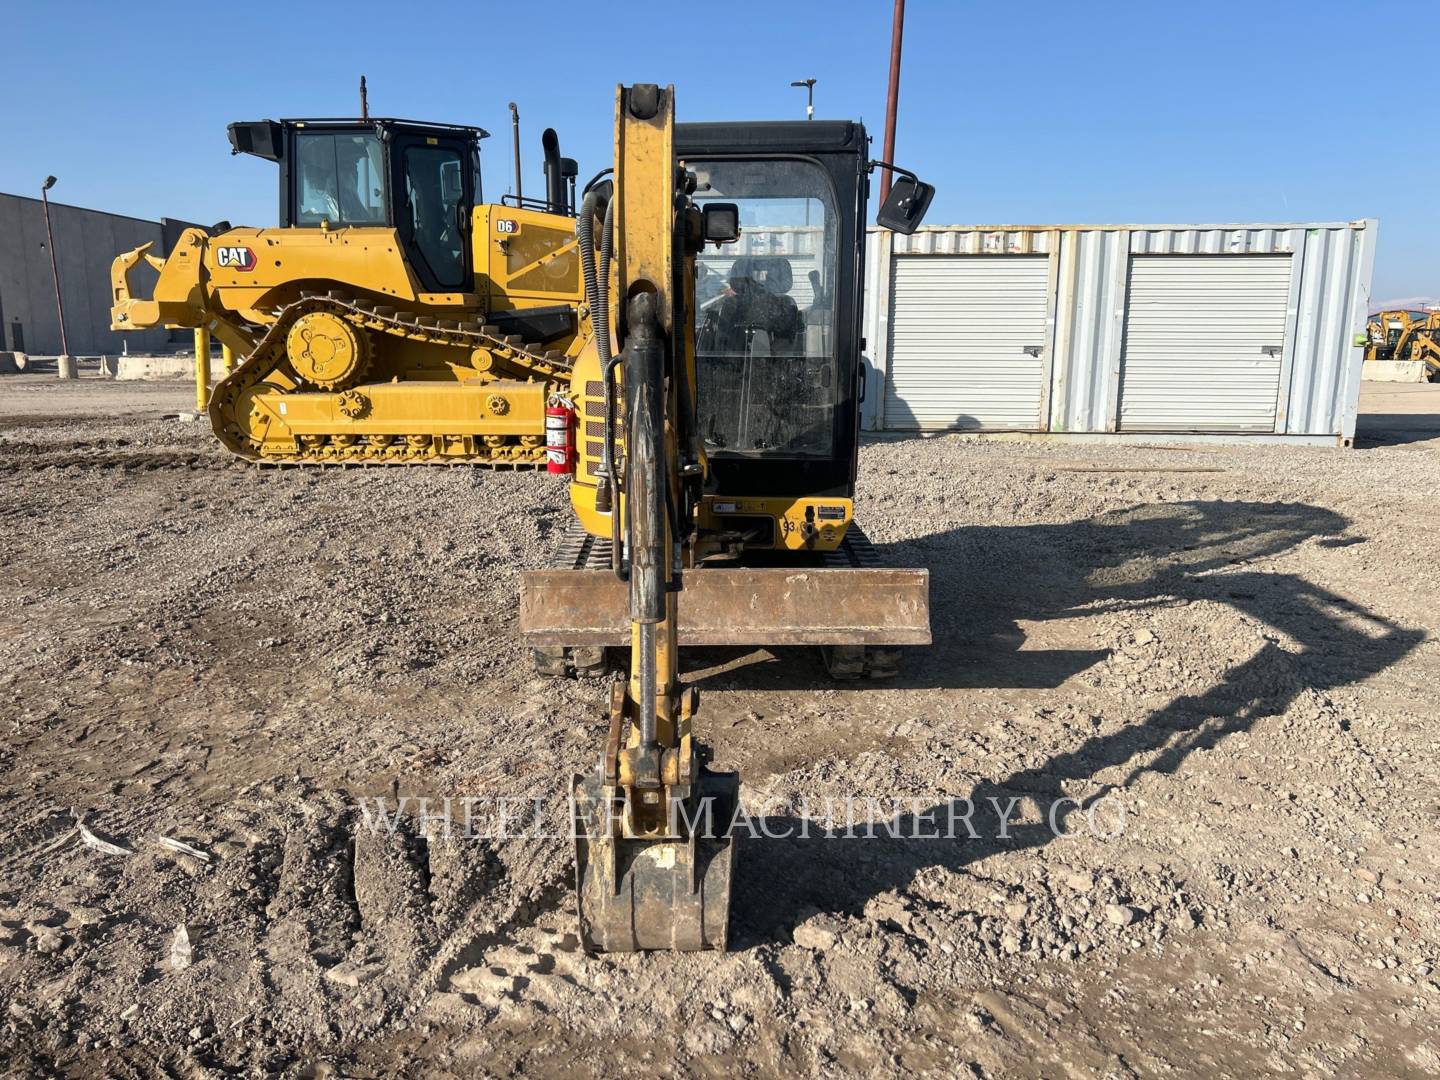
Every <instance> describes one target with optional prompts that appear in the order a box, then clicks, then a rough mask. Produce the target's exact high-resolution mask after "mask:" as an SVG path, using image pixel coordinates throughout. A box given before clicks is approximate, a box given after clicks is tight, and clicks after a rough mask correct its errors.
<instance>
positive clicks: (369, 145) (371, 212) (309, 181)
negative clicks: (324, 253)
mask: <svg viewBox="0 0 1440 1080" xmlns="http://www.w3.org/2000/svg"><path fill="white" fill-rule="evenodd" d="M295 185H296V192H295V194H296V206H297V213H296V215H295V224H297V225H319V224H320V222H322V221H325V222H327V223H329V224H330V225H333V226H336V227H339V226H343V225H384V224H385V169H384V156H383V152H382V150H381V146H380V140H379V139H378V138H377V137H376V136H374V135H368V134H358V135H352V134H325V133H321V132H314V133H312V132H304V133H300V134H297V135H296V136H295Z"/></svg>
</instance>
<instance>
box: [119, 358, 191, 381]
mask: <svg viewBox="0 0 1440 1080" xmlns="http://www.w3.org/2000/svg"><path fill="white" fill-rule="evenodd" d="M115 378H116V379H119V380H122V381H124V380H128V379H192V380H193V379H194V378H195V358H194V357H193V356H189V355H184V354H177V355H174V356H122V357H120V358H119V363H118V364H117V365H116V369H115Z"/></svg>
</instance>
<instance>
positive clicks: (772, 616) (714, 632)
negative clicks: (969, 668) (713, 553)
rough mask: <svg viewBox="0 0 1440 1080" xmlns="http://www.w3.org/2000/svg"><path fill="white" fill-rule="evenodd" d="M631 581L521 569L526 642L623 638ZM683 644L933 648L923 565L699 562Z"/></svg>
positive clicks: (689, 585)
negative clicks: (755, 565)
mask: <svg viewBox="0 0 1440 1080" xmlns="http://www.w3.org/2000/svg"><path fill="white" fill-rule="evenodd" d="M628 588H629V586H628V585H627V584H626V583H625V582H623V581H620V580H619V579H618V578H616V577H615V575H614V574H612V573H611V572H610V571H608V570H589V569H587V570H527V571H524V572H523V573H521V575H520V636H521V638H522V640H523V641H524V642H525V644H527V645H530V646H533V647H540V646H547V645H572V646H573V645H626V644H628V643H629V641H630V623H629V620H628V618H627V617H626V614H625V613H626V611H627V610H628V606H627V605H628V600H627V597H628V595H629V594H628V591H627V590H628ZM680 594H681V595H680V598H679V600H680V602H679V604H678V605H677V606H678V610H679V622H680V625H679V638H680V644H681V645H928V644H930V575H929V571H926V570H921V569H890V568H882V569H876V568H866V569H803V570H802V569H790V568H787V569H773V568H742V569H719V568H714V569H710V568H707V569H701V570H692V571H687V572H686V573H685V574H684V575H683V579H682V581H681V589H680Z"/></svg>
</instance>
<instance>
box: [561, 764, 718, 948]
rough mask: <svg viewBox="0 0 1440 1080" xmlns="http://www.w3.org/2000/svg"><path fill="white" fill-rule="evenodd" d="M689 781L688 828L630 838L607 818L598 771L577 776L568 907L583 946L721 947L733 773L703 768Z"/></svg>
mask: <svg viewBox="0 0 1440 1080" xmlns="http://www.w3.org/2000/svg"><path fill="white" fill-rule="evenodd" d="M696 788H697V794H696V796H695V801H694V802H693V803H692V808H693V809H691V810H687V811H686V815H687V817H688V818H689V820H690V821H692V822H693V823H694V824H695V826H696V827H695V828H693V829H691V828H686V829H685V830H684V832H685V835H683V836H681V837H679V838H671V839H661V840H653V839H632V838H628V837H624V836H621V835H619V832H618V829H617V827H614V826H612V824H611V822H612V821H613V817H612V815H611V812H610V811H611V806H612V803H613V800H614V798H615V794H614V793H615V791H616V789H615V788H610V787H606V785H605V784H604V783H603V782H602V779H601V777H600V775H599V773H598V771H597V772H595V773H591V774H589V775H587V776H577V777H575V786H574V792H573V794H574V802H573V807H574V825H573V827H574V832H575V900H576V905H575V906H576V910H577V911H578V913H579V917H580V941H581V944H582V945H584V947H585V950H586V951H587V952H591V953H596V952H642V951H650V950H661V949H669V950H673V951H676V952H698V951H700V950H703V949H719V950H724V948H725V946H726V941H727V938H728V936H729V928H730V882H731V874H732V871H733V869H734V865H735V837H734V835H733V832H732V830H731V824H732V822H733V821H734V818H735V810H736V808H737V806H738V805H739V799H740V776H739V774H738V773H719V772H710V771H709V770H708V769H701V770H700V774H699V783H698V784H697V785H696Z"/></svg>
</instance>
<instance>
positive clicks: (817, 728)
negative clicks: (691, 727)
mask: <svg viewBox="0 0 1440 1080" xmlns="http://www.w3.org/2000/svg"><path fill="white" fill-rule="evenodd" d="M187 396H188V391H187V390H186V388H184V387H183V386H174V387H161V388H156V387H139V388H134V387H122V386H118V385H115V384H108V383H101V382H99V381H96V380H82V381H81V382H80V383H76V384H68V385H67V384H59V385H57V384H56V383H55V382H54V381H53V380H40V379H35V378H32V377H29V376H26V377H19V378H10V379H6V380H4V381H3V382H0V537H3V562H0V566H3V571H0V645H3V650H4V656H5V663H4V665H3V667H0V702H3V703H4V714H3V716H0V725H3V732H4V739H3V743H0V805H3V808H4V814H3V819H0V1057H3V1060H5V1061H6V1062H8V1066H9V1070H10V1072H9V1073H8V1074H7V1075H15V1076H29V1075H39V1074H55V1073H59V1074H66V1075H76V1076H121V1077H124V1076H150V1075H166V1076H179V1075H183V1076H197V1077H198V1076H221V1075H232V1074H235V1075H252V1074H269V1073H276V1074H284V1075H290V1076H389V1075H395V1074H402V1073H403V1074H404V1075H415V1076H427V1077H448V1076H456V1077H459V1076H476V1075H510V1074H513V1073H516V1072H524V1073H526V1074H527V1075H535V1076H570V1075H575V1074H576V1073H592V1072H593V1073H598V1074H607V1075H610V1074H622V1073H634V1074H637V1075H674V1076H682V1075H684V1076H707V1075H714V1076H721V1075H734V1074H737V1073H741V1072H743V1073H745V1074H752V1075H760V1076H780V1075H793V1074H796V1073H799V1074H810V1073H823V1074H825V1075H835V1076H888V1075H894V1074H897V1073H906V1074H923V1075H934V1076H945V1077H951V1076H966V1075H970V1076H985V1077H998V1076H1049V1077H1054V1076H1087V1077H1088V1076H1096V1077H1100V1076H1107V1077H1108V1076H1117V1077H1123V1076H1131V1075H1156V1074H1162V1073H1168V1074H1171V1075H1205V1076H1235V1077H1250V1076H1256V1075H1264V1074H1272V1073H1273V1074H1286V1075H1297V1074H1298V1075H1304V1076H1317V1077H1318V1076H1332V1075H1348V1076H1373V1075H1393V1076H1407V1075H1409V1076H1426V1075H1435V1074H1437V1073H1440V1042H1437V1039H1436V1036H1435V1032H1436V1029H1437V1024H1440V972H1437V970H1436V968H1437V966H1440V955H1437V952H1440V946H1437V936H1440V909H1437V904H1436V902H1437V900H1440V835H1437V814H1440V797H1437V794H1436V792H1437V790H1440V768H1437V720H1436V714H1437V710H1436V702H1437V701H1440V675H1437V671H1440V664H1437V662H1436V661H1437V654H1440V650H1437V646H1436V636H1435V632H1436V629H1437V622H1440V602H1437V601H1440V586H1437V584H1436V583H1435V581H1434V579H1433V577H1432V576H1431V574H1430V573H1429V568H1428V565H1427V564H1428V562H1429V556H1430V553H1431V551H1432V550H1433V540H1434V537H1435V535H1437V531H1440V508H1437V506H1436V503H1435V499H1434V492H1435V491H1436V490H1437V486H1440V441H1436V440H1430V439H1428V438H1427V437H1426V436H1424V435H1423V434H1422V433H1411V434H1408V435H1403V436H1397V437H1392V438H1389V439H1379V440H1376V439H1373V438H1372V439H1371V440H1370V444H1369V445H1368V447H1367V448H1362V449H1357V450H1353V451H1337V450H1327V449H1309V448H1295V447H1248V448H1243V449H1241V448H1231V447H1221V446H1205V447H1194V448H1160V447H1139V446H1127V447H1114V446H1108V447H1107V446H1073V445H1072V446H1062V445H1041V444H1027V443H1002V442H975V441H967V440H962V439H959V438H954V437H949V438H937V439H925V440H920V439H912V440H899V441H887V442H879V443H875V444H872V445H868V446H866V447H865V448H864V450H863V451H862V455H861V461H862V479H861V484H862V492H863V493H862V495H861V497H860V499H859V510H860V517H861V519H862V520H863V522H864V523H865V525H866V528H867V530H868V532H869V533H870V535H871V537H872V539H873V540H874V541H875V543H876V544H877V546H878V547H879V548H881V549H882V551H883V552H884V553H885V554H886V555H887V556H888V557H889V558H891V559H893V560H894V561H896V562H898V563H901V564H906V565H921V566H927V567H929V568H930V571H931V593H932V610H933V620H934V630H935V644H934V646H933V647H931V648H928V649H915V650H910V651H909V652H908V654H907V656H906V660H905V665H904V668H903V670H902V674H901V676H900V677H899V678H898V679H897V680H895V681H893V682H889V683H880V684H854V683H845V684H832V683H830V682H829V681H828V680H827V679H826V678H825V676H824V674H823V668H822V666H821V665H820V663H819V661H818V658H817V657H816V656H815V655H814V654H813V653H812V652H811V651H809V650H801V649H795V650H764V649H697V650H694V651H692V652H688V653H687V654H686V660H685V663H686V678H687V679H688V680H690V681H693V682H694V683H696V684H697V685H698V686H699V687H700V690H701V712H700V724H699V727H700V730H701V733H702V736H703V737H704V738H705V739H706V740H707V741H708V742H709V743H710V744H711V745H713V746H714V748H715V752H716V758H717V763H719V764H722V765H728V766H734V767H738V768H739V769H740V771H741V775H742V777H743V780H744V785H745V786H744V797H745V800H746V803H747V806H748V807H750V808H752V809H754V810H755V812H756V815H757V818H758V819H759V820H761V821H762V822H763V823H764V824H765V825H766V826H767V828H769V830H770V831H771V832H772V833H775V834H783V833H784V832H785V831H786V829H787V828H790V830H791V831H792V832H795V831H797V830H795V829H794V826H796V825H797V823H798V822H799V821H800V820H801V818H802V816H803V815H806V814H808V815H809V816H810V817H811V818H814V817H818V816H821V815H820V811H819V810H818V808H819V807H821V806H822V805H823V804H824V800H825V799H826V798H827V797H831V798H832V799H834V800H839V801H838V802H832V804H831V807H832V809H833V808H835V807H837V806H838V807H840V810H839V811H838V813H839V814H840V815H841V816H842V818H843V817H844V816H845V814H846V811H845V810H844V806H845V804H844V801H843V800H845V799H846V798H847V797H849V798H860V799H873V800H875V803H874V805H875V807H877V808H878V809H879V810H880V814H879V821H880V822H881V823H882V825H883V826H884V827H881V828H876V829H873V830H871V831H872V832H873V833H874V835H873V836H866V835H864V830H860V831H859V833H858V834H857V835H854V836H851V837H849V838H845V837H831V836H825V835H823V828H822V826H823V824H824V822H823V821H812V822H810V829H809V836H808V837H804V838H802V837H800V836H796V835H791V836H789V837H784V836H783V835H777V837H776V838H773V839H772V838H760V839H755V840H752V841H748V842H746V843H745V844H744V845H743V847H742V848H741V849H740V852H739V859H738V865H737V871H736V873H737V880H736V883H735V900H734V911H733V930H732V949H731V951H730V952H729V953H727V954H724V955H713V954H712V955H686V956H671V955H648V956H619V957H616V956H611V957H604V958H598V959H589V958H586V957H585V956H584V955H583V954H582V953H580V952H579V951H577V948H576V940H575V938H574V936H573V933H572V931H573V926H572V919H573V910H572V906H571V903H572V902H571V898H570V893H569V851H568V849H567V845H566V844H565V843H564V842H562V841H559V840H552V839H544V838H523V837H522V838H512V839H496V838H493V837H484V836H481V837H470V838H466V837H463V836H460V835H458V831H459V830H458V829H457V830H452V832H451V835H449V836H448V837H447V836H446V835H445V832H446V830H445V829H444V823H443V822H442V821H437V820H435V819H434V818H432V819H431V820H430V821H429V822H428V823H427V822H422V821H420V820H418V819H417V818H416V817H415V816H414V815H409V814H407V815H400V816H397V817H396V818H394V819H393V823H394V824H395V828H394V829H393V831H387V830H385V829H379V830H372V829H370V828H367V826H366V820H367V819H366V817H365V814H364V812H363V811H362V809H361V808H360V804H359V803H358V802H357V800H359V799H361V798H362V797H370V798H371V799H372V802H371V803H366V804H365V805H366V806H373V805H380V804H379V803H377V802H374V801H373V800H376V799H379V800H388V802H387V803H386V804H387V805H389V806H390V807H391V808H392V809H393V807H394V806H395V800H396V799H397V798H398V797H401V796H406V795H409V796H422V795H423V796H426V797H428V798H430V799H431V800H432V804H431V807H430V809H431V811H432V813H438V811H435V809H434V804H435V803H437V802H438V800H440V799H441V798H443V797H444V796H447V795H449V796H453V797H454V798H455V799H457V800H458V799H460V798H462V797H464V796H477V797H479V798H480V799H481V803H480V809H479V811H477V813H479V814H480V815H481V816H482V817H483V816H485V815H486V814H488V813H490V810H491V808H492V807H493V805H494V804H493V803H492V802H491V800H493V799H496V798H498V797H501V796H507V797H516V798H519V797H530V796H544V797H550V798H561V797H563V792H564V791H565V790H566V785H567V784H568V778H569V776H570V775H571V773H572V772H574V771H576V770H578V769H581V768H584V767H585V766H586V765H587V764H588V763H589V762H590V761H592V760H593V758H594V755H595V753H596V749H597V747H598V746H599V743H600V740H601V734H602V727H603V725H602V717H603V715H604V702H605V699H606V695H607V690H606V687H605V685H603V684H602V683H599V682H573V681H570V682H565V681H547V680H542V679H539V678H536V677H534V676H533V675H532V674H531V673H530V667H529V664H528V662H527V658H526V656H525V654H524V650H522V649H521V648H520V647H519V646H518V645H517V644H516V643H515V641H514V640H513V633H514V623H515V595H516V590H517V572H518V570H519V569H520V568H522V567H525V566H537V565H541V564H542V563H543V562H544V560H545V559H546V557H547V555H548V554H549V552H550V551H551V550H552V548H553V547H554V545H555V544H556V543H557V542H558V539H559V537H560V535H561V533H562V532H563V529H564V526H565V524H566V522H567V521H568V519H569V510H568V505H567V501H566V498H565V491H564V488H563V486H562V485H561V484H559V483H557V482H555V481H554V480H552V479H549V478H546V477H544V476H543V475H535V474H506V473H484V472H479V471H470V470H442V469H405V470H388V469H374V470H347V471H339V470H336V471H323V472H310V471H305V472H302V471H286V470H263V471H262V470H256V469H253V468H251V467H246V466H242V465H239V464H236V463H232V462H230V461H229V460H227V459H226V458H225V457H224V456H223V455H222V453H221V452H220V451H219V450H218V449H217V448H216V446H215V445H214V444H213V443H212V441H211V439H210V436H209V432H208V430H207V429H205V428H204V427H203V426H200V425H195V424H184V423H178V422H176V421H174V420H165V419H161V416H162V415H163V414H164V413H165V412H166V411H169V412H175V411H178V410H180V409H183V408H185V407H186V400H187ZM1377 442H1379V443H1383V444H1384V445H1376V443H1377ZM408 805H410V806H412V807H413V805H414V804H413V802H412V803H410V804H408ZM860 805H861V806H862V808H863V806H864V804H863V803H862V804H860ZM756 808H758V809H756ZM72 810H73V811H74V812H75V813H78V814H79V815H80V816H81V817H83V820H84V822H85V825H86V827H87V829H88V830H90V833H89V835H90V836H91V837H94V838H95V840H96V842H97V843H100V844H103V843H105V842H110V843H113V844H115V845H119V846H121V847H123V848H124V849H125V851H126V852H128V853H119V854H114V853H107V852H105V851H103V850H98V849H97V848H96V847H95V846H92V845H91V844H90V843H86V842H83V838H82V837H81V836H80V835H79V834H78V833H77V830H76V827H75V818H74V816H73V815H72ZM967 811H968V812H969V813H968V816H966V815H967ZM459 813H460V811H459V809H458V807H457V808H456V809H455V810H454V814H455V816H457V817H458V816H459ZM1052 818H1053V820H1054V822H1055V824H1056V826H1057V827H1055V828H1052V824H1051V822H1052ZM371 820H372V821H373V818H372V819H371ZM956 822H959V823H960V824H959V826H958V829H957V831H956V835H955V838H954V839H927V838H925V837H926V836H928V835H929V834H931V833H932V832H933V831H937V823H938V831H945V830H946V827H947V823H948V824H949V825H954V824H955V823H956ZM832 824H834V822H832ZM972 828H973V830H974V832H975V833H976V836H975V837H973V838H972V837H971V836H970V835H969V834H968V833H969V829H972ZM480 831H481V832H485V831H486V830H485V829H483V828H482V829H481V830H480ZM1057 833H1058V835H1057ZM162 837H165V838H169V839H170V840H171V841H179V842H180V843H181V844H183V845H188V846H189V847H190V848H191V849H193V850H194V851H197V852H199V853H200V855H201V856H203V857H200V856H197V855H194V854H187V853H186V852H185V851H183V850H177V849H175V848H174V847H167V846H165V845H164V844H162V843H161V842H160V838H162ZM180 927H183V928H184V932H183V934H182V933H181V932H180V931H179V929H178V928H180Z"/></svg>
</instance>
